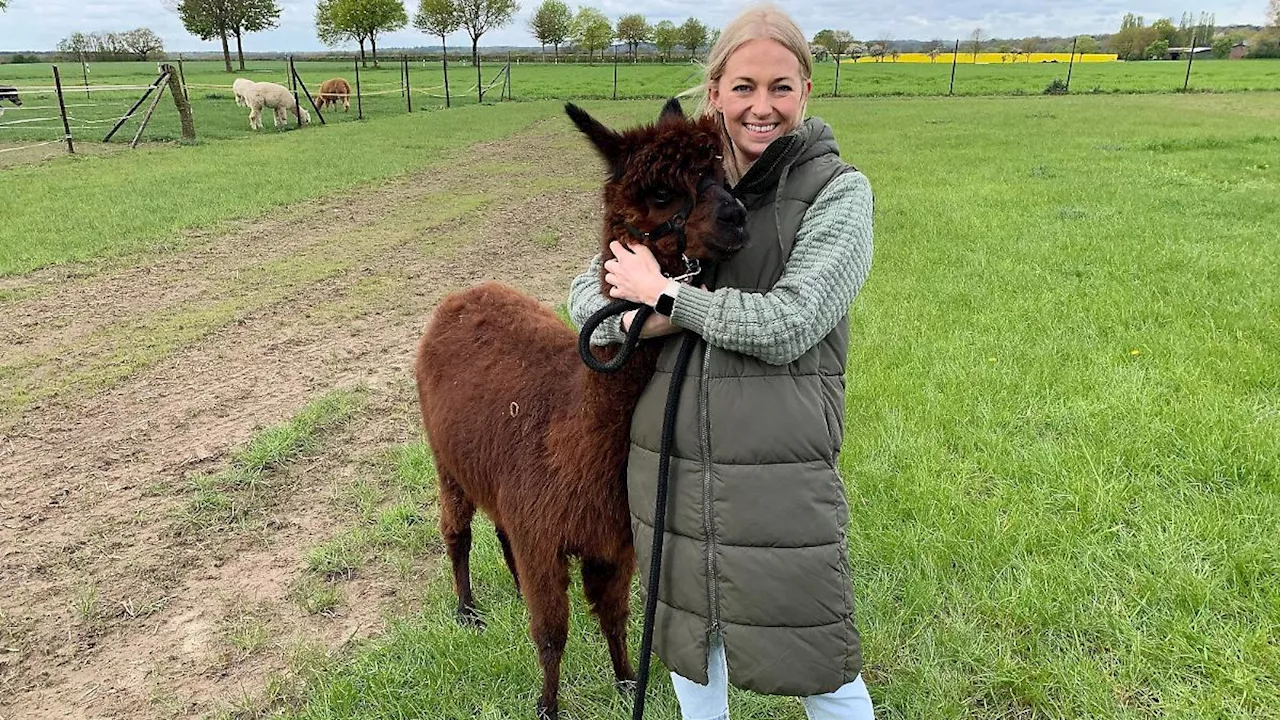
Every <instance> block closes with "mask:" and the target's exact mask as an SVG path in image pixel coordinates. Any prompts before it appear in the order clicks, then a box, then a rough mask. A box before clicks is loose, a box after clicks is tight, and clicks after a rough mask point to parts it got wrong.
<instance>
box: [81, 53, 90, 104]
mask: <svg viewBox="0 0 1280 720" xmlns="http://www.w3.org/2000/svg"><path fill="white" fill-rule="evenodd" d="M80 69H81V70H82V71H84V98H85V100H88V99H89V66H88V64H86V63H85V61H84V53H80Z"/></svg>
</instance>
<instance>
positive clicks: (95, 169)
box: [0, 103, 559, 276]
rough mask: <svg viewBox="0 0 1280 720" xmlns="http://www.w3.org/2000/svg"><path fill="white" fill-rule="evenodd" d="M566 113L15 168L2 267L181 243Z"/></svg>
mask: <svg viewBox="0 0 1280 720" xmlns="http://www.w3.org/2000/svg"><path fill="white" fill-rule="evenodd" d="M558 111H559V108H558V107H557V106H556V105H555V104H553V103H520V104H515V105H511V106H508V107H506V108H504V109H503V111H501V112H493V111H492V110H489V109H487V108H480V107H472V108H462V109H459V110H458V111H457V112H456V113H455V114H452V115H448V116H446V115H441V114H415V115H411V116H410V115H404V116H398V117H392V118H387V119H384V120H379V121H371V123H370V124H369V125H368V126H362V125H357V124H351V125H344V126H336V127H332V128H325V129H323V130H317V131H315V132H310V131H308V132H299V133H285V134H281V135H279V136H272V137H265V136H264V137H256V138H246V139H244V140H239V141H227V142H216V143H206V144H201V145H197V146H193V147H150V148H140V149H139V150H137V151H131V152H129V153H125V154H116V155H112V156H99V157H65V158H61V159H59V160H57V161H54V162H51V163H48V164H42V165H31V166H20V167H13V168H9V169H6V170H5V179H6V182H7V183H8V186H7V187H8V189H7V190H6V192H5V193H4V194H3V197H0V212H3V213H5V214H6V216H7V217H9V218H11V219H12V222H7V223H5V224H4V227H2V228H0V276H4V275H12V274H20V273H24V272H28V271H30V270H32V269H35V268H39V267H43V266H47V265H52V264H57V263H65V262H70V261H77V260H86V259H92V258H99V257H109V256H118V255H122V254H125V253H129V252H133V251H136V250H139V249H144V248H146V247H151V246H154V245H157V244H164V245H166V246H172V245H173V244H174V243H175V242H177V241H178V236H179V234H180V233H182V232H183V231H185V230H190V229H194V228H207V227H210V226H213V225H216V224H217V223H219V222H221V221H224V220H227V219H230V218H237V217H244V216H249V215H253V214H256V213H261V212H265V211H268V210H270V209H272V208H275V207H279V206H282V205H287V204H290V203H296V202H298V201H301V200H305V199H308V198H312V197H316V196H319V195H323V194H326V193H334V192H338V191H340V190H344V189H347V188H351V187H354V186H357V185H361V184H367V183H371V182H374V181H378V180H384V179H387V178H390V177H394V176H397V175H401V174H404V173H406V172H409V171H412V170H416V169H419V168H422V167H423V166H428V165H432V164H437V163H443V162H447V161H448V160H449V159H450V158H451V157H454V156H455V155H456V154H458V153H459V152H461V151H462V150H464V149H465V148H466V147H467V146H469V145H472V144H474V143H477V142H483V141H489V140H496V139H499V138H503V137H507V136H509V135H511V134H514V133H515V132H517V131H519V130H521V129H523V128H526V127H528V126H529V125H531V124H532V123H534V122H536V121H537V120H539V119H542V118H546V117H548V116H550V115H552V114H553V113H556V112H558Z"/></svg>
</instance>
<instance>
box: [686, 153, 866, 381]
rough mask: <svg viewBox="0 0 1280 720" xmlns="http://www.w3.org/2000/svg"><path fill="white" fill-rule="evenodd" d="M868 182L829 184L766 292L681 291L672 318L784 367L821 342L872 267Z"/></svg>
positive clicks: (846, 179) (846, 178)
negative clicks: (777, 275)
mask: <svg viewBox="0 0 1280 720" xmlns="http://www.w3.org/2000/svg"><path fill="white" fill-rule="evenodd" d="M871 252H872V195H871V184H870V182H868V180H867V178H866V176H864V175H863V174H862V173H859V172H848V173H845V174H844V175H841V176H839V177H837V178H835V179H834V180H832V181H831V182H830V183H829V184H828V185H827V187H825V188H824V189H823V190H822V192H821V193H819V195H818V197H817V198H816V199H815V200H814V203H813V205H812V206H810V207H809V210H808V212H806V213H805V216H804V220H803V221H802V222H801V224H800V229H799V231H798V232H797V233H796V241H795V245H794V247H793V248H792V250H791V257H790V258H789V259H788V260H787V265H786V268H785V269H784V270H783V272H782V277H781V278H779V280H778V282H777V284H775V285H774V286H773V289H771V290H770V291H769V292H766V293H751V292H743V291H741V290H735V289H732V288H724V289H720V290H716V291H714V292H708V291H706V290H703V289H701V288H695V287H681V288H680V291H679V293H678V294H677V295H676V302H675V307H674V311H673V312H672V315H671V320H672V322H674V323H675V324H676V325H679V326H681V327H686V328H689V329H690V330H693V331H694V332H696V333H698V334H700V335H702V337H703V338H705V339H706V341H707V342H709V343H711V344H712V345H716V346H718V347H722V348H724V349H726V350H732V351H734V352H741V353H746V354H748V355H753V356H755V357H758V358H760V359H761V360H763V361H765V362H767V363H769V364H771V365H784V364H786V363H789V362H791V361H793V360H795V359H796V358H798V357H800V356H801V355H803V354H804V353H805V352H807V351H808V350H809V349H810V348H812V347H813V346H814V345H816V344H817V343H818V342H819V341H820V340H822V338H823V337H826V335H827V333H829V332H831V329H832V328H834V327H835V324H836V323H837V322H838V321H839V320H840V318H841V317H843V316H844V314H845V313H846V312H848V310H849V305H850V304H851V303H852V302H853V299H854V297H855V296H856V295H857V294H858V291H859V290H860V289H861V288H862V284H863V282H864V281H865V280H866V278H867V273H868V272H869V271H870V269H871Z"/></svg>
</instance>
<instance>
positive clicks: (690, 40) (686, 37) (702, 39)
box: [680, 18, 707, 60]
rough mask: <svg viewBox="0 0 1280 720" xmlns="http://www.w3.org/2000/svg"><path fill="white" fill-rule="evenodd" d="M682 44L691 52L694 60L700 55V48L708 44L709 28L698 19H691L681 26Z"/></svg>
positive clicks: (690, 56)
mask: <svg viewBox="0 0 1280 720" xmlns="http://www.w3.org/2000/svg"><path fill="white" fill-rule="evenodd" d="M680 44H681V45H683V46H684V49H685V50H687V51H688V52H689V59H690V60H692V59H693V58H694V56H695V55H697V54H698V48H700V47H702V46H704V45H706V44H707V26H706V25H703V24H702V22H701V21H700V20H698V19H697V18H689V19H688V20H685V21H684V25H681V26H680Z"/></svg>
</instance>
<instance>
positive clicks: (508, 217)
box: [0, 124, 599, 720]
mask: <svg viewBox="0 0 1280 720" xmlns="http://www.w3.org/2000/svg"><path fill="white" fill-rule="evenodd" d="M549 168H555V171H554V172H548V169H549ZM597 169H598V168H597V161H596V159H595V158H594V156H593V155H592V154H591V152H590V150H589V149H588V148H587V147H586V146H585V144H584V143H582V142H581V141H580V140H579V139H578V138H577V137H574V136H573V135H570V134H568V133H567V132H565V131H564V129H563V128H561V127H559V126H558V125H555V124H547V125H540V126H535V127H534V128H532V129H530V130H529V131H526V132H524V133H522V134H521V135H519V136H517V137H514V138H512V139H509V140H506V141H503V142H500V143H492V144H486V145H483V146H477V147H475V148H473V149H472V150H471V151H470V152H469V153H468V155H467V156H466V157H463V158H461V159H458V160H455V161H454V162H452V163H450V165H449V166H448V167H441V168H432V169H427V170H424V171H422V172H420V173H417V174H415V175H413V176H410V177H408V178H405V179H402V180H399V181H396V182H394V183H391V184H386V185H382V186H378V187H372V188H367V189H363V190H360V191H357V192H354V193H347V194H344V195H343V196H341V197H329V198H323V199H319V200H315V201H311V202H307V203H302V204H300V205H298V206H296V207H293V208H288V209H286V210H284V211H282V212H279V213H276V214H274V215H272V216H268V217H264V218H259V219H256V220H252V221H245V222H239V223H236V224H234V225H232V226H229V227H227V228H224V229H222V230H220V231H218V232H215V233H209V234H206V235H204V236H201V237H191V238H187V239H186V241H185V242H184V243H183V247H187V248H188V249H186V250H184V251H180V252H175V253H170V254H166V255H160V256H156V257H152V258H150V259H146V260H143V261H141V262H138V264H136V265H131V266H129V267H117V268H114V269H107V270H104V271H101V272H96V273H90V274H88V275H87V276H83V277H80V276H77V275H76V274H75V273H74V272H72V273H68V272H67V271H65V270H59V271H48V272H39V273H34V274H31V275H27V276H24V277H22V278H18V279H9V280H6V281H5V283H4V285H3V287H0V291H4V292H2V293H0V298H3V299H0V310H2V311H3V312H0V344H2V345H4V346H5V347H6V348H12V349H13V352H9V351H8V350H7V351H6V352H7V354H6V356H5V358H4V359H3V360H0V718H2V719H3V720H11V719H13V718H44V717H59V718H62V717H71V718H90V717H93V718H103V717H186V716H191V715H196V714H200V713H205V712H209V711H211V710H215V709H217V708H226V707H231V706H233V705H234V703H235V702H236V701H237V698H244V697H245V696H246V695H252V696H256V695H258V694H260V693H261V692H263V688H264V686H265V687H267V688H268V690H269V689H270V688H271V687H273V686H272V683H271V682H269V680H270V678H272V677H276V676H277V675H276V674H278V673H283V672H285V671H286V670H288V669H289V668H290V664H291V663H292V662H295V661H296V660H297V657H298V656H299V653H300V652H304V651H310V652H318V653H321V654H324V653H327V652H333V651H334V650H336V649H337V648H338V647H340V646H341V645H342V644H343V643H345V642H346V641H348V640H349V639H351V638H353V637H361V636H365V635H368V634H370V633H373V632H376V631H377V630H378V628H379V627H380V626H381V622H382V620H381V618H382V614H383V612H384V610H388V609H392V610H394V608H396V607H400V606H401V605H402V604H403V603H412V602H413V599H414V591H415V587H417V586H418V585H420V584H421V583H418V584H415V582H414V579H415V578H417V577H418V575H416V573H421V572H428V571H429V570H430V568H429V559H424V562H426V563H428V564H427V565H423V566H420V567H417V568H416V569H413V568H410V569H409V570H408V575H405V574H404V573H399V574H397V573H394V572H390V571H385V572H369V573H361V574H359V575H358V576H356V577H355V578H354V579H352V580H350V581H349V582H347V583H345V586H344V588H343V593H344V598H345V599H344V601H343V602H342V604H341V607H340V608H338V609H336V610H334V611H331V612H327V613H323V614H314V615H312V614H308V613H307V612H306V611H305V610H304V609H302V608H301V607H300V605H299V603H298V602H296V601H295V600H294V599H291V594H292V593H293V592H294V590H295V589H296V586H297V582H298V580H299V578H300V576H301V574H302V573H303V570H304V563H303V560H302V558H303V556H304V553H305V551H306V550H307V549H308V548H310V547H313V546H315V545H316V544H318V543H319V542H322V541H324V540H326V539H328V538H331V537H333V536H335V535H337V534H338V533H339V532H340V531H341V530H342V529H343V528H344V527H345V526H346V525H347V524H348V523H350V522H351V519H352V510H351V508H350V506H349V502H348V501H347V498H348V497H349V495H348V492H349V490H350V487H351V483H352V482H353V478H356V477H357V476H359V475H361V474H362V473H364V472H365V470H363V469H362V468H366V467H367V465H368V463H369V459H370V458H371V457H375V456H377V455H378V454H379V453H383V452H385V450H386V449H387V448H388V447H394V446H396V445H398V444H403V443H406V442H410V441H413V440H415V439H417V437H418V433H417V428H416V424H415V423H416V418H415V415H414V414H415V413H416V405H415V402H414V399H413V394H412V381H411V375H410V364H411V358H412V352H413V349H414V344H415V342H416V339H417V336H418V334H419V332H420V329H421V327H422V325H423V323H424V322H425V320H426V318H427V317H428V315H429V313H430V310H431V308H432V307H434V305H435V304H436V303H437V302H438V300H439V298H440V297H441V296H442V295H443V294H445V293H447V292H449V291H451V290H454V289H457V288H460V287H464V286H466V285H469V284H472V283H474V282H475V281H477V280H480V279H483V278H496V279H501V280H505V281H507V282H511V283H512V284H514V285H517V286H518V287H521V288H522V289H524V290H526V291H528V292H530V293H531V294H533V295H534V296H536V297H538V298H539V299H541V300H543V301H545V302H547V303H548V304H551V305H554V304H558V303H560V302H562V301H563V298H564V295H565V292H566V289H567V287H568V280H569V278H570V277H571V276H572V275H573V274H574V273H575V272H577V270H578V268H579V267H580V266H581V265H582V264H583V263H584V262H585V259H586V258H587V257H588V256H589V254H590V253H591V252H592V250H593V248H594V245H595V237H596V233H597V229H596V228H597V225H596V223H597V212H598V205H599V202H598V194H597V190H596V187H597V185H596V183H597V182H598V177H599V174H598V172H597ZM355 385H360V386H362V387H364V388H367V390H366V393H367V397H368V400H367V403H366V404H365V406H364V407H363V408H362V409H361V410H360V411H359V412H358V413H357V415H356V417H355V418H354V419H353V420H352V421H351V422H350V423H348V424H347V425H345V426H344V427H343V428H342V429H341V431H339V432H338V433H337V434H335V435H334V436H332V437H327V438H326V440H325V445H324V450H323V451H322V452H317V453H313V454H310V455H306V456H304V457H303V458H301V459H300V460H299V461H298V462H297V463H295V464H294V465H291V466H290V467H289V468H288V469H287V471H284V476H285V477H284V479H283V482H284V484H283V485H281V487H283V488H286V491H282V492H280V493H278V495H277V496H275V497H273V498H272V499H271V502H270V503H269V504H268V505H267V507H266V508H265V509H264V510H263V512H262V513H261V516H260V517H259V518H258V521H255V522H254V523H250V524H246V525H245V526H242V527H230V528H222V529H218V530H216V531H213V532H202V533H183V532H175V531H174V527H175V522H176V518H178V517H180V515H181V512H182V510H183V508H184V507H187V506H189V503H190V502H191V484H190V479H191V477H192V476H193V475H194V474H196V473H198V472H204V471H213V470H217V469H218V468H219V467H222V466H225V464H226V455H227V453H228V451H229V450H230V449H232V448H235V447H237V446H240V445H242V444H244V443H245V442H246V441H247V440H249V439H250V438H251V437H252V436H253V434H254V433H255V431H256V430H258V429H260V428H262V427H264V426H269V425H273V424H277V423H280V422H281V421H283V420H285V419H287V418H288V417H289V416H290V415H291V414H292V413H293V412H294V411H295V410H296V409H297V408H299V407H301V406H302V405H304V404H306V403H307V402H308V401H309V400H311V399H313V398H315V397H316V396H317V395H320V394H322V393H324V392H325V391H328V390H330V389H332V388H334V387H351V386H355ZM242 625H243V626H245V627H249V628H251V629H252V628H256V629H257V630H254V633H251V634H255V635H257V634H260V633H258V630H261V631H262V632H264V633H266V636H267V637H269V640H268V641H264V642H261V643H257V642H246V641H243V638H242V637H241V634H242V633H241V632H240V631H238V630H237V629H236V628H237V627H239V626H242ZM245 632H248V631H245ZM237 638H241V639H240V640H237ZM308 649H309V650H308Z"/></svg>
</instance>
